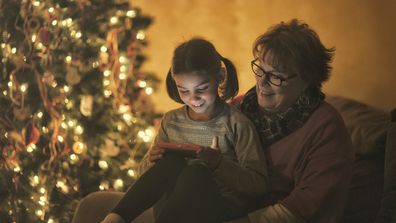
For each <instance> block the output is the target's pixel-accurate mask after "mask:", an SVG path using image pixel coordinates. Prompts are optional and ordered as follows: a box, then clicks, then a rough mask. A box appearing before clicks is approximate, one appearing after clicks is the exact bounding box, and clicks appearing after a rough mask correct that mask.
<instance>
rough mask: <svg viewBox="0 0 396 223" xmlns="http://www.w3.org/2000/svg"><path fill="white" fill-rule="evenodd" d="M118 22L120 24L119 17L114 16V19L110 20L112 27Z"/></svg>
mask: <svg viewBox="0 0 396 223" xmlns="http://www.w3.org/2000/svg"><path fill="white" fill-rule="evenodd" d="M117 22H118V18H117V17H115V16H113V17H111V18H110V23H111V24H112V25H114V24H116V23H117Z"/></svg>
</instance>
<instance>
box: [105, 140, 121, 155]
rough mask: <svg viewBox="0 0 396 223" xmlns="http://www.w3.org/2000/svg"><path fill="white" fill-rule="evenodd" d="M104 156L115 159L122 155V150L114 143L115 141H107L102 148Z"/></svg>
mask: <svg viewBox="0 0 396 223" xmlns="http://www.w3.org/2000/svg"><path fill="white" fill-rule="evenodd" d="M100 153H101V154H102V156H110V157H115V156H117V155H118V154H119V153H120V148H119V147H118V146H117V145H116V144H115V143H114V140H113V139H109V138H107V139H105V143H104V145H102V146H101V148H100Z"/></svg>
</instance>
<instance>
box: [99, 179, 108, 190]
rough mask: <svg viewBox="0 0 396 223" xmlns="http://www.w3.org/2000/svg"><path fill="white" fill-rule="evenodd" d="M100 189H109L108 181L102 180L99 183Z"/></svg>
mask: <svg viewBox="0 0 396 223" xmlns="http://www.w3.org/2000/svg"><path fill="white" fill-rule="evenodd" d="M99 189H100V190H107V189H109V182H108V181H103V182H101V183H100V185H99Z"/></svg>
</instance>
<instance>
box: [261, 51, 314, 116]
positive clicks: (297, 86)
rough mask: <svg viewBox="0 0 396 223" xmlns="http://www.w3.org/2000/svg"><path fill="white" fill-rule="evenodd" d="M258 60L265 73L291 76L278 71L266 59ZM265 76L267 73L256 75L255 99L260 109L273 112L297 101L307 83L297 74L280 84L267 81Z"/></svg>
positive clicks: (283, 109)
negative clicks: (276, 84)
mask: <svg viewBox="0 0 396 223" xmlns="http://www.w3.org/2000/svg"><path fill="white" fill-rule="evenodd" d="M267 57H268V56H267ZM258 61H259V62H260V67H261V68H262V69H263V70H264V71H265V72H266V73H272V74H273V75H278V76H280V77H282V78H286V79H287V78H288V77H290V76H291V74H285V73H280V72H278V71H277V70H276V69H274V68H273V67H272V66H271V65H270V64H268V63H267V62H266V61H268V60H265V61H263V60H261V59H260V60H258ZM267 78H268V77H267V75H263V76H262V77H258V76H257V75H256V90H257V101H258V104H259V106H260V109H262V110H265V111H268V112H273V113H277V112H284V111H286V110H287V108H289V107H290V106H292V105H293V104H294V103H295V102H296V101H297V99H298V98H299V96H300V95H301V93H302V92H303V91H304V90H305V88H306V87H307V85H308V84H307V83H306V82H305V81H303V80H302V79H301V78H300V76H298V75H297V76H296V77H293V78H291V79H288V80H285V81H283V82H282V85H281V86H275V85H273V84H271V83H269V82H268V81H267Z"/></svg>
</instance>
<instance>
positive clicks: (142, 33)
mask: <svg viewBox="0 0 396 223" xmlns="http://www.w3.org/2000/svg"><path fill="white" fill-rule="evenodd" d="M144 38H146V34H145V33H144V31H143V30H139V31H138V33H137V34H136V39H138V40H144Z"/></svg>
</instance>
